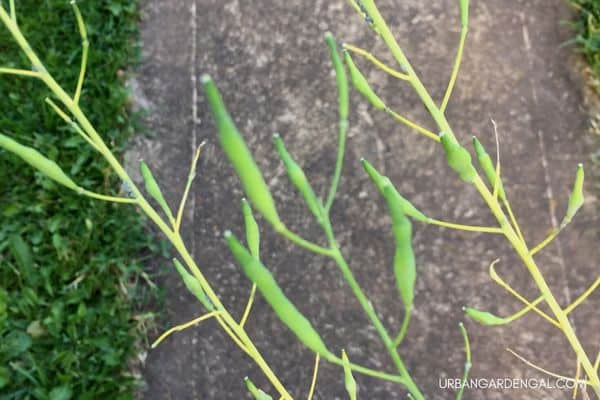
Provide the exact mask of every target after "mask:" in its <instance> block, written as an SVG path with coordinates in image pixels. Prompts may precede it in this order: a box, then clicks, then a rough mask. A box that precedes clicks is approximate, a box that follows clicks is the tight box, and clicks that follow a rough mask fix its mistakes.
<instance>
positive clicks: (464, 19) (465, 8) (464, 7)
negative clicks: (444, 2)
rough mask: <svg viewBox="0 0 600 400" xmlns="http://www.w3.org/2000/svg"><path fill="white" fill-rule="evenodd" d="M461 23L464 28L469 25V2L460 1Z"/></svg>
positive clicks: (465, 0)
mask: <svg viewBox="0 0 600 400" xmlns="http://www.w3.org/2000/svg"><path fill="white" fill-rule="evenodd" d="M460 23H461V25H462V26H463V27H466V26H468V25H469V0H460Z"/></svg>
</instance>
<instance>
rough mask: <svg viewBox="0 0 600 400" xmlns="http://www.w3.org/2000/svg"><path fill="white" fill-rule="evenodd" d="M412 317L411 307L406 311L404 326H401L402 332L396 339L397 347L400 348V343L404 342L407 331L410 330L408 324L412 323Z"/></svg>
mask: <svg viewBox="0 0 600 400" xmlns="http://www.w3.org/2000/svg"><path fill="white" fill-rule="evenodd" d="M411 315H412V307H410V308H408V309H407V310H405V311H404V318H403V319H402V325H401V326H400V331H399V332H398V335H397V336H396V339H394V346H395V347H398V346H400V343H402V340H404V336H406V331H407V330H408V324H409V323H410V317H411Z"/></svg>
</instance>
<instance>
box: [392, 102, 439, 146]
mask: <svg viewBox="0 0 600 400" xmlns="http://www.w3.org/2000/svg"><path fill="white" fill-rule="evenodd" d="M385 112H386V113H388V114H389V115H391V116H392V117H393V118H394V119H395V120H397V121H399V122H402V123H403V124H404V125H406V126H408V127H409V128H412V129H414V130H416V131H417V132H419V133H420V134H422V135H425V136H426V137H428V138H429V139H431V140H433V141H436V142H439V141H440V138H439V136H438V135H436V134H435V133H433V132H431V131H430V130H429V129H426V128H423V127H422V126H421V125H419V124H417V123H414V122H412V121H411V120H409V119H407V118H405V117H403V116H402V115H400V114H398V113H397V112H395V111H393V110H392V109H390V108H386V109H385Z"/></svg>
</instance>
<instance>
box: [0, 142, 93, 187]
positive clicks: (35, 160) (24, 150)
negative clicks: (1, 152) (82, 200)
mask: <svg viewBox="0 0 600 400" xmlns="http://www.w3.org/2000/svg"><path fill="white" fill-rule="evenodd" d="M0 147H2V148H4V149H6V150H7V151H10V152H11V153H13V154H15V155H16V156H18V157H20V158H21V159H23V161H25V162H26V163H27V164H29V165H31V166H32V167H33V168H35V169H37V170H38V171H40V172H41V173H42V174H44V175H46V176H47V177H48V178H50V179H52V180H53V181H55V182H57V183H60V184H61V185H63V186H66V187H68V188H69V189H72V190H75V191H77V192H79V191H82V190H83V189H82V188H80V187H79V186H77V185H76V184H75V182H73V181H72V180H71V178H69V177H68V176H67V174H65V173H64V172H63V170H62V169H61V168H60V167H59V166H58V164H56V163H55V162H54V161H52V160H50V159H48V158H46V157H45V156H44V155H42V154H41V153H40V152H38V151H37V150H35V149H33V148H31V147H27V146H23V145H22V144H20V143H19V142H17V141H16V140H14V139H11V138H9V137H8V136H4V135H2V134H0Z"/></svg>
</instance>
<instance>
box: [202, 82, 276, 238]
mask: <svg viewBox="0 0 600 400" xmlns="http://www.w3.org/2000/svg"><path fill="white" fill-rule="evenodd" d="M202 85H203V87H204V93H205V95H206V98H207V100H208V104H209V105H210V108H211V111H212V113H213V116H214V118H215V121H216V124H217V130H218V134H219V142H220V143H221V148H222V149H223V151H224V152H225V154H226V155H227V157H228V158H229V161H230V162H231V164H232V166H233V168H234V169H235V171H236V173H237V175H238V177H239V178H240V181H241V182H242V185H243V186H244V191H245V192H246V196H248V200H250V202H251V203H252V205H253V206H254V207H255V208H256V209H257V210H258V211H259V212H260V213H261V214H262V216H263V217H265V219H266V220H267V221H269V222H270V223H271V224H272V225H273V226H274V227H275V229H280V228H281V227H283V223H282V222H281V219H280V218H279V214H278V213H277V209H276V207H275V202H274V201H273V197H272V196H271V192H270V191H269V188H268V186H267V184H266V183H265V180H264V178H263V176H262V174H261V172H260V170H259V168H258V166H257V165H256V162H254V159H253V158H252V154H250V150H248V147H247V146H246V143H245V142H244V139H243V138H242V136H241V135H240V133H239V132H238V130H237V128H236V126H235V124H234V122H233V120H232V119H231V116H230V115H229V112H228V111H227V108H226V107H225V104H224V103H223V100H222V98H221V94H220V93H219V89H217V87H216V85H215V84H214V82H213V81H212V79H211V78H210V76H208V75H203V76H202Z"/></svg>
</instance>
